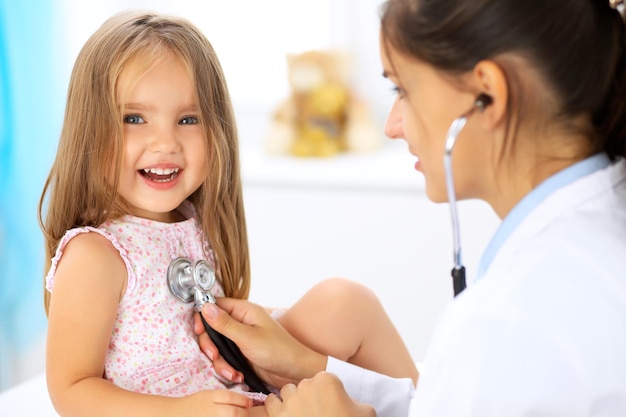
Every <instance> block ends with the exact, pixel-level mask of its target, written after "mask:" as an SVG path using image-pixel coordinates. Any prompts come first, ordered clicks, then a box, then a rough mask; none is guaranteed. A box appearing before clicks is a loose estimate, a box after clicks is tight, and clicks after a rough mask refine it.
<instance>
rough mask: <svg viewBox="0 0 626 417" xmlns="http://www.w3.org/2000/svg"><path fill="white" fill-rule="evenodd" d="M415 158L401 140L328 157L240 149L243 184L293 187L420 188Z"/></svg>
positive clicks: (245, 147)
mask: <svg viewBox="0 0 626 417" xmlns="http://www.w3.org/2000/svg"><path fill="white" fill-rule="evenodd" d="M415 161H416V158H415V157H414V156H412V155H410V154H409V153H408V152H407V149H406V143H404V142H388V143H387V144H385V146H383V147H382V148H381V149H380V150H378V151H375V152H371V153H363V154H349V153H345V154H339V155H337V156H333V157H329V158H297V157H292V156H287V155H270V154H268V153H266V152H264V151H263V150H262V149H260V148H257V147H252V146H242V148H241V172H242V179H243V183H244V185H266V186H295V187H302V186H305V187H325V188H352V189H355V188H356V189H377V190H389V191H399V190H402V191H410V192H416V191H423V189H424V179H423V176H422V174H420V173H418V172H416V171H415V169H414V168H413V166H414V164H415Z"/></svg>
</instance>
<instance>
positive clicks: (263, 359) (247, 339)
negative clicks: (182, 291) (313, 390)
mask: <svg viewBox="0 0 626 417" xmlns="http://www.w3.org/2000/svg"><path fill="white" fill-rule="evenodd" d="M217 304H218V306H219V307H218V306H216V305H214V304H209V303H207V304H205V305H204V307H203V310H202V314H203V316H204V318H205V319H206V321H207V323H208V324H209V325H211V327H213V328H214V329H215V330H216V331H218V332H220V333H222V334H223V335H224V336H226V337H228V338H229V339H231V340H232V341H233V342H235V344H236V345H237V346H238V347H239V349H240V350H241V352H242V353H243V354H244V356H245V357H246V358H247V359H248V361H249V362H250V363H251V364H252V366H253V368H254V370H255V372H256V373H257V374H258V375H259V377H260V378H261V379H263V380H264V381H265V382H266V383H268V384H270V385H273V386H275V387H279V388H280V387H282V386H283V385H285V384H287V383H297V382H299V381H300V380H301V379H304V378H310V377H312V376H313V375H315V374H316V373H318V372H320V371H323V370H324V369H326V362H327V360H328V358H327V357H326V356H324V355H322V354H320V353H318V352H315V351H313V350H311V349H309V348H308V347H306V346H305V345H303V344H302V343H300V342H299V341H297V340H296V339H295V338H294V337H293V336H291V335H290V334H289V333H288V332H287V331H286V330H285V329H284V328H283V327H282V326H281V325H280V324H279V323H278V322H276V320H274V319H273V318H272V317H271V316H270V315H269V314H268V313H267V311H265V309H264V308H263V307H261V306H259V305H257V304H254V303H251V302H249V301H246V300H238V299H234V298H219V299H218V300H217ZM206 339H208V336H207V337H206ZM202 343H206V340H204V342H202ZM201 346H202V345H201ZM202 348H203V350H204V349H205V347H204V346H202ZM216 369H217V366H216Z"/></svg>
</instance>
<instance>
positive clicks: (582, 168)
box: [474, 153, 624, 281]
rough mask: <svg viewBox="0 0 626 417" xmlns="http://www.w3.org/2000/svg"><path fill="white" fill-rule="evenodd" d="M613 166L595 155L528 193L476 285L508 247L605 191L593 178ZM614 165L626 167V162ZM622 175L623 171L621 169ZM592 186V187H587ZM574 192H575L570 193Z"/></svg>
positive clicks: (501, 231)
mask: <svg viewBox="0 0 626 417" xmlns="http://www.w3.org/2000/svg"><path fill="white" fill-rule="evenodd" d="M610 165H611V162H610V160H609V158H608V157H607V155H606V154H604V153H600V154H596V155H593V156H591V157H589V158H587V159H584V160H582V161H580V162H578V163H576V164H574V165H572V166H570V167H568V168H566V169H564V170H562V171H560V172H558V173H556V174H554V175H552V176H551V177H549V178H547V179H546V180H544V181H543V182H542V183H541V184H539V185H538V186H537V187H536V188H535V189H533V190H532V191H531V192H530V193H528V194H527V195H526V196H525V197H524V198H523V199H522V200H521V201H520V202H519V203H518V204H517V205H516V206H515V207H514V208H513V210H511V212H510V213H509V214H508V215H507V216H506V217H505V218H504V220H503V221H502V223H501V224H500V226H499V227H498V229H497V230H496V233H495V234H494V236H493V237H492V239H491V241H490V242H489V244H488V245H487V248H486V250H485V252H484V253H483V255H482V257H481V260H480V263H479V265H478V272H477V274H476V278H475V280H474V281H478V280H479V279H481V278H482V277H483V276H484V275H485V273H486V272H487V270H488V269H489V268H490V266H491V264H492V262H493V260H494V258H495V257H496V255H497V254H498V253H499V252H501V249H502V247H503V246H505V244H506V245H507V246H509V243H511V242H512V241H515V240H518V239H524V238H526V237H528V236H530V235H531V234H534V232H536V231H537V230H539V229H541V228H542V227H544V226H545V225H546V224H549V223H550V222H551V221H552V220H553V219H554V218H555V217H558V216H559V215H560V214H561V213H562V212H563V211H566V210H568V209H569V208H570V207H572V206H575V205H577V204H579V203H580V202H582V201H585V200H586V199H587V198H590V197H591V195H593V194H596V193H598V192H599V191H601V189H604V188H606V185H605V186H602V185H601V184H597V185H593V184H595V182H596V181H598V180H594V178H596V177H597V176H596V175H591V174H593V173H595V172H597V171H600V170H603V169H606V168H607V167H609V166H610ZM613 165H620V166H624V161H620V162H618V163H616V164H613ZM621 171H622V172H623V171H624V169H623V168H622V169H621ZM579 183H580V186H579V185H578V184H579ZM590 183H591V184H592V185H591V186H588V185H584V184H590ZM574 184H576V185H574ZM572 189H575V190H576V191H575V192H572V191H570V190H572ZM522 223H524V224H526V225H529V226H530V225H532V227H526V226H525V227H520V226H521V225H522Z"/></svg>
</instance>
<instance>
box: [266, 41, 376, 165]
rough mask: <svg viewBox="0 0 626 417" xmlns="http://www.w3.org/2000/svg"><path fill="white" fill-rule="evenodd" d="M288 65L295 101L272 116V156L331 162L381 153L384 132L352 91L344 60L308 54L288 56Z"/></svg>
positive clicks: (333, 55)
mask: <svg viewBox="0 0 626 417" xmlns="http://www.w3.org/2000/svg"><path fill="white" fill-rule="evenodd" d="M287 63H288V76H289V86H290V89H291V95H290V96H289V97H288V98H287V99H286V100H285V101H284V102H283V103H281V105H280V106H279V107H278V108H277V109H276V111H275V112H274V114H273V118H272V121H271V123H270V128H269V132H268V137H267V140H266V148H267V150H268V152H270V153H274V154H291V155H295V156H303V157H305V156H331V155H335V154H337V153H339V152H344V151H347V152H362V151H370V150H374V149H376V148H378V147H379V145H380V143H381V140H382V136H381V132H379V131H378V129H377V128H376V126H375V125H374V123H373V121H372V118H371V115H370V114H369V109H368V107H367V105H366V104H365V103H364V102H363V101H362V100H359V99H358V98H357V97H356V96H355V95H354V94H353V92H352V91H351V89H350V87H349V82H348V80H349V76H350V74H349V69H348V59H347V57H346V56H345V55H342V54H340V53H336V52H327V51H308V52H304V53H302V54H299V55H288V57H287Z"/></svg>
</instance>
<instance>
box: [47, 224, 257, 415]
mask: <svg viewBox="0 0 626 417" xmlns="http://www.w3.org/2000/svg"><path fill="white" fill-rule="evenodd" d="M126 279H127V272H126V266H125V264H124V262H123V260H122V258H121V257H120V255H119V253H118V251H117V250H116V249H115V248H114V247H113V245H111V244H110V242H109V241H108V240H106V239H105V238H104V237H103V236H100V235H99V234H96V233H84V234H80V235H78V236H76V237H74V238H73V239H72V240H70V242H69V243H68V245H67V246H66V248H65V250H64V253H63V257H62V258H61V261H60V262H59V264H58V266H57V270H56V275H55V278H54V289H53V292H52V297H51V301H50V311H49V316H48V322H49V324H48V341H47V351H46V375H47V382H48V391H49V393H50V398H51V400H52V403H53V405H54V407H55V409H56V410H57V412H58V413H59V414H60V415H61V416H63V417H73V416H75V417H83V416H93V417H106V416H115V417H122V416H133V417H141V416H150V417H158V416H172V415H184V416H188V417H191V416H200V415H213V416H219V415H229V416H239V415H241V416H245V415H247V410H246V409H245V408H240V407H249V406H250V405H251V401H250V399H248V398H247V397H245V396H243V395H240V394H237V393H234V392H231V391H228V390H219V391H202V392H199V393H197V394H194V395H191V396H189V397H183V398H168V397H162V396H154V395H145V394H138V393H134V392H131V391H127V390H124V389H122V388H120V387H117V386H115V385H114V384H112V383H111V382H109V381H107V380H105V379H104V377H103V375H104V360H105V356H106V353H107V349H108V345H109V338H110V335H111V332H112V330H113V325H114V322H115V317H116V313H117V308H118V304H119V301H120V299H121V297H122V295H123V294H124V290H125V285H126ZM234 406H238V407H234Z"/></svg>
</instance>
